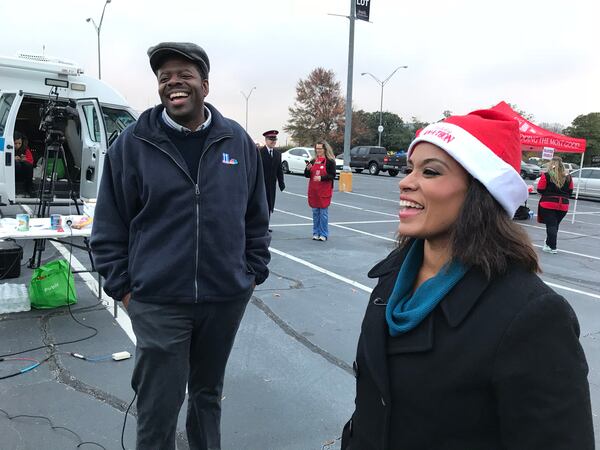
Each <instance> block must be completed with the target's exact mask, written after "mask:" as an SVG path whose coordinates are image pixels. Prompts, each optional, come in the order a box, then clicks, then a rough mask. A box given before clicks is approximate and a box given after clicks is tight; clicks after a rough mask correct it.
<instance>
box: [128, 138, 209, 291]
mask: <svg viewBox="0 0 600 450" xmlns="http://www.w3.org/2000/svg"><path fill="white" fill-rule="evenodd" d="M134 136H135V135H134ZM135 137H137V138H138V139H139V140H141V141H144V142H147V143H148V144H150V145H151V146H153V147H156V148H157V149H158V150H160V151H161V152H163V153H164V154H165V155H167V156H168V157H169V158H170V159H171V160H172V161H173V162H174V163H175V164H176V165H177V167H179V168H180V169H181V171H182V172H183V173H184V174H185V176H186V177H188V179H189V180H190V181H191V182H192V184H193V185H194V192H195V194H196V270H195V272H194V298H195V300H194V301H195V302H198V247H199V246H198V241H199V240H200V223H199V222H200V211H199V209H200V205H199V204H200V188H199V187H198V184H197V183H195V182H194V179H193V178H192V177H191V176H190V174H189V172H188V171H187V170H185V169H184V168H183V167H181V164H179V163H178V162H177V160H176V159H175V158H173V156H172V155H171V154H170V153H169V152H167V151H166V150H164V149H162V148H161V147H159V146H158V145H157V144H155V143H154V142H152V141H149V140H148V139H145V138H143V137H141V136H135ZM203 156H204V155H203ZM200 160H202V157H200ZM198 172H200V166H198Z"/></svg>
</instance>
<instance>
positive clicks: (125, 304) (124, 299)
mask: <svg viewBox="0 0 600 450" xmlns="http://www.w3.org/2000/svg"><path fill="white" fill-rule="evenodd" d="M129 299H131V292H128V293H127V294H125V296H124V297H123V299H122V300H121V302H123V306H124V307H125V309H127V307H128V306H129Z"/></svg>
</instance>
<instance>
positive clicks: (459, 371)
mask: <svg viewBox="0 0 600 450" xmlns="http://www.w3.org/2000/svg"><path fill="white" fill-rule="evenodd" d="M404 256H405V251H403V250H395V251H393V252H392V253H391V254H390V255H389V256H388V258H387V259H385V260H384V261H382V262H381V263H379V264H378V265H376V266H375V267H374V268H373V269H372V270H371V272H370V273H369V276H370V277H372V278H376V277H378V278H379V283H378V284H377V286H376V288H375V289H374V290H373V293H372V295H371V298H370V301H369V305H368V307H367V311H366V313H365V318H364V321H363V324H362V331H361V335H360V339H359V343H358V351H357V357H356V362H355V363H354V370H355V375H356V410H355V412H354V414H353V415H352V419H351V420H350V421H349V422H348V423H347V424H346V426H345V427H344V432H343V435H342V450H517V449H518V450H559V449H560V450H592V449H593V448H594V433H593V424H592V415H591V407H590V396H589V386H588V381H587V372H588V367H587V363H586V360H585V356H584V353H583V350H582V348H581V345H580V343H579V325H578V322H577V319H576V317H575V314H574V312H573V310H572V309H571V307H570V306H569V304H568V303H567V301H566V300H565V299H564V298H563V297H561V296H560V295H558V294H556V293H555V292H554V291H552V290H551V289H550V288H549V287H548V286H546V285H545V284H544V283H543V282H542V281H541V280H540V279H539V277H538V276H537V275H535V274H532V273H527V272H525V271H524V270H522V269H519V268H517V267H514V268H512V269H511V270H510V271H509V272H508V273H507V274H506V275H504V276H502V277H500V278H496V279H494V280H492V281H491V282H488V281H487V280H486V278H485V277H484V276H483V274H482V273H481V272H480V271H478V270H474V269H471V270H470V271H469V272H467V274H466V275H465V276H464V278H463V279H462V280H461V281H460V282H459V283H458V284H457V285H456V286H455V287H454V288H453V289H452V291H450V292H449V293H448V295H447V296H446V297H445V298H444V299H443V300H442V301H441V302H440V304H439V305H438V306H437V307H436V308H435V309H434V311H433V312H432V313H431V314H430V315H429V316H428V317H427V318H426V319H425V320H424V321H423V322H422V323H421V324H420V325H419V326H417V328H415V329H413V330H412V331H410V332H408V333H406V334H404V335H402V336H401V337H398V338H391V337H389V333H388V328H387V324H386V321H385V308H386V306H385V303H386V302H387V299H388V297H389V295H390V293H391V291H392V288H393V286H394V283H395V281H396V277H397V275H398V271H399V269H400V266H401V264H402V261H403V259H404Z"/></svg>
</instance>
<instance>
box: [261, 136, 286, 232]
mask: <svg viewBox="0 0 600 450" xmlns="http://www.w3.org/2000/svg"><path fill="white" fill-rule="evenodd" d="M278 134H279V131H277V130H269V131H265V132H264V133H263V136H264V137H265V146H264V147H261V148H260V149H259V151H260V157H261V158H262V165H263V170H264V175H265V189H266V191H267V203H268V204H269V214H272V213H273V209H274V208H275V192H276V189H275V183H278V184H279V189H280V190H281V191H283V190H284V189H285V183H284V181H283V169H282V168H281V153H280V152H278V151H276V150H275V145H276V144H277V135H278ZM269 231H271V230H270V229H269Z"/></svg>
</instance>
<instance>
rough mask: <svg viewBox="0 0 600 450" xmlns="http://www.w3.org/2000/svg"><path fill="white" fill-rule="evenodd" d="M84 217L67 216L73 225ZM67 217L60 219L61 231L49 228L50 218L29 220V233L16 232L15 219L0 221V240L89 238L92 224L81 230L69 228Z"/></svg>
mask: <svg viewBox="0 0 600 450" xmlns="http://www.w3.org/2000/svg"><path fill="white" fill-rule="evenodd" d="M83 217H84V216H68V218H70V219H71V220H72V221H73V223H77V221H78V220H80V219H82V218H83ZM66 218H67V216H63V217H62V223H63V231H58V230H53V229H52V228H51V227H50V218H48V217H46V218H42V219H29V231H17V230H16V223H15V222H14V220H15V219H2V220H0V239H8V238H11V239H49V238H55V239H61V238H63V239H64V238H68V237H71V236H73V237H90V235H91V234H92V224H89V225H88V226H86V227H85V228H82V229H81V230H77V229H75V228H69V227H68V226H67V225H66Z"/></svg>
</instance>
